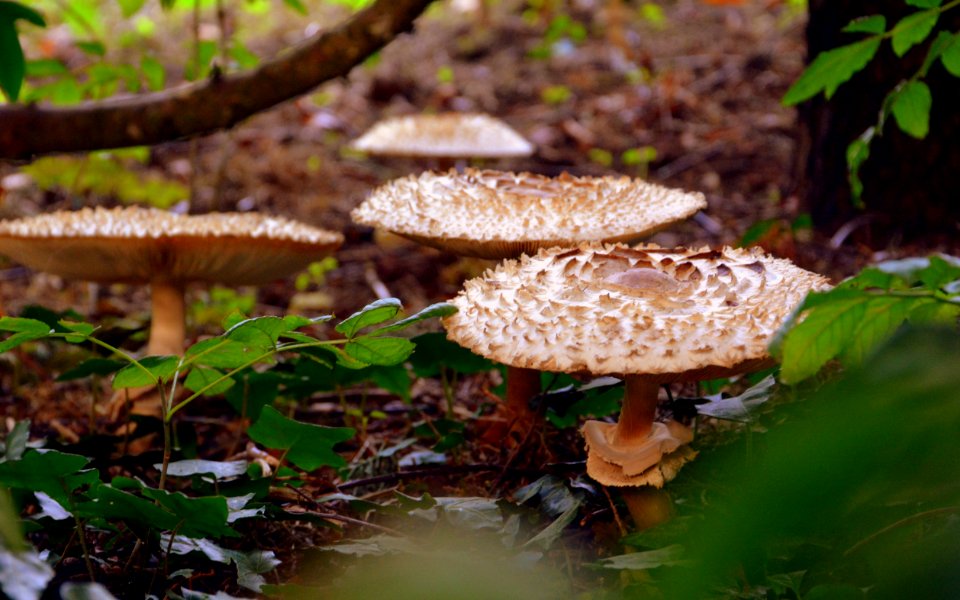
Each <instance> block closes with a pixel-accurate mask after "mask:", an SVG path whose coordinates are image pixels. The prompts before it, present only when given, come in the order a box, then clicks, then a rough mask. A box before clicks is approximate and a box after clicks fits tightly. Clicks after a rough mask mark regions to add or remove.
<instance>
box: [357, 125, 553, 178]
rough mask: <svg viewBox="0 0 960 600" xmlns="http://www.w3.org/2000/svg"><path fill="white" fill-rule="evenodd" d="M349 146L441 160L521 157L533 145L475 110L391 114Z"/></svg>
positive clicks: (367, 150) (383, 154) (409, 156)
mask: <svg viewBox="0 0 960 600" xmlns="http://www.w3.org/2000/svg"><path fill="white" fill-rule="evenodd" d="M350 146H351V148H353V149H354V150H360V151H362V152H366V153H367V154H372V155H375V156H393V157H405V158H433V159H438V160H440V161H441V162H444V161H445V160H446V161H450V160H451V159H453V160H455V159H458V158H463V159H466V158H516V157H524V156H530V155H531V154H533V150H534V148H533V144H531V143H530V142H528V141H527V140H525V139H524V138H523V136H521V135H520V134H519V133H517V132H516V131H514V130H513V128H511V127H510V126H509V125H507V124H506V123H504V122H503V121H501V120H500V119H497V118H495V117H491V116H489V115H484V114H478V113H443V114H437V115H429V114H425V115H407V116H403V117H391V118H388V119H384V120H383V121H380V122H378V123H376V124H375V125H374V126H373V127H372V128H370V130H369V131H367V132H366V133H364V134H363V135H362V136H360V137H359V138H357V139H356V140H354V141H353V143H352V144H351V145H350ZM444 166H452V164H449V162H448V163H447V164H444Z"/></svg>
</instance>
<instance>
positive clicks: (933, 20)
mask: <svg viewBox="0 0 960 600" xmlns="http://www.w3.org/2000/svg"><path fill="white" fill-rule="evenodd" d="M939 18H940V11H938V10H924V11H920V12H916V13H914V14H912V15H907V16H906V17H904V18H902V19H900V21H899V22H898V23H897V24H896V25H894V26H893V38H892V39H891V44H893V52H894V53H895V54H896V55H897V56H903V55H904V54H906V53H907V50H909V49H910V48H912V47H914V46H915V45H917V44H919V43H920V42H922V41H923V40H925V39H927V36H928V35H930V32H931V31H933V28H934V26H935V25H936V24H937V19H939Z"/></svg>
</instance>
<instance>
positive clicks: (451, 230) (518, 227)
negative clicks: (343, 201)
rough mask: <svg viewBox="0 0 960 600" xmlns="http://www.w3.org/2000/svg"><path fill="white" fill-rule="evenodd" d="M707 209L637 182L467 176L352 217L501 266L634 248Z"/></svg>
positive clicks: (391, 195)
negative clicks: (615, 246) (577, 250)
mask: <svg viewBox="0 0 960 600" xmlns="http://www.w3.org/2000/svg"><path fill="white" fill-rule="evenodd" d="M706 205H707V203H706V200H705V199H704V196H703V194H699V193H692V192H684V191H682V190H675V189H670V188H666V187H662V186H658V185H655V184H652V183H647V182H645V181H642V180H639V179H631V178H630V177H610V176H607V177H573V176H571V175H567V174H563V175H561V176H560V177H555V178H551V177H545V176H542V175H534V174H531V173H519V174H515V173H509V172H503V171H493V170H476V169H466V170H465V171H464V172H462V173H458V172H457V171H453V170H451V171H448V172H446V173H432V172H430V173H422V174H420V175H410V176H408V177H403V178H400V179H396V180H394V181H391V182H389V183H387V184H385V185H383V186H380V187H379V188H377V189H376V190H374V192H373V193H372V194H371V195H370V197H369V198H367V199H366V200H365V201H364V202H363V204H361V205H360V206H359V207H357V208H356V209H355V210H354V211H353V213H352V214H351V216H352V217H353V220H354V221H356V222H357V223H361V224H364V225H369V226H372V227H379V228H383V229H387V230H389V231H392V232H393V233H397V234H399V235H402V236H405V237H407V238H410V239H413V240H415V241H417V242H419V243H421V244H424V245H428V246H432V247H434V248H438V249H440V250H444V251H448V252H452V253H454V254H458V255H461V256H474V257H479V258H490V259H502V258H514V257H517V256H519V255H520V254H522V253H534V252H536V251H537V250H539V249H540V248H549V247H553V246H567V247H569V246H572V245H576V244H578V243H581V242H589V241H597V242H600V241H603V242H629V241H634V240H637V239H639V238H642V237H644V236H647V235H651V234H653V233H655V232H656V231H659V230H660V229H663V228H664V227H667V226H669V225H670V224H672V223H675V222H677V221H681V220H683V219H686V218H688V217H690V216H692V215H693V214H694V213H696V212H697V211H699V210H701V209H703V208H706ZM628 254H629V253H628ZM623 259H624V260H627V259H628V255H624V257H623Z"/></svg>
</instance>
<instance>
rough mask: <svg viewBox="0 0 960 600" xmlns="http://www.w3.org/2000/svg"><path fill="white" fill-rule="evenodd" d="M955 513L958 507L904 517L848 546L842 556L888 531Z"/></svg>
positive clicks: (849, 553) (851, 552)
mask: <svg viewBox="0 0 960 600" xmlns="http://www.w3.org/2000/svg"><path fill="white" fill-rule="evenodd" d="M955 512H960V506H945V507H943V508H935V509H933V510H928V511H925V512H921V513H917V514H915V515H910V516H909V517H905V518H903V519H900V520H899V521H896V522H894V523H891V524H890V525H887V526H886V527H884V528H883V529H881V530H880V531H875V532H873V533H871V534H870V535H868V536H867V537H865V538H863V539H862V540H860V541H859V542H857V543H856V544H854V545H852V546H850V548H848V549H847V551H846V552H844V553H843V555H844V556H850V555H851V554H853V553H854V552H856V551H857V550H859V549H860V548H862V547H863V546H865V545H867V544H869V543H870V542H872V541H873V540H875V539H877V538H878V537H880V536H881V535H883V534H885V533H888V532H890V531H893V530H894V529H897V528H898V527H902V526H904V525H909V524H910V523H913V522H914V521H921V520H923V519H926V518H927V517H935V516H939V515H948V514H950V513H955Z"/></svg>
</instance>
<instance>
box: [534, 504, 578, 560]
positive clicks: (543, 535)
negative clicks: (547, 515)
mask: <svg viewBox="0 0 960 600" xmlns="http://www.w3.org/2000/svg"><path fill="white" fill-rule="evenodd" d="M578 512H580V506H579V502H578V505H577V506H572V507H570V508H569V509H567V511H566V512H564V513H562V514H561V515H559V516H558V517H557V518H556V519H554V520H553V522H552V523H550V524H549V525H547V526H546V527H544V528H543V530H542V531H540V533H538V534H537V535H535V536H533V537H532V538H530V539H529V540H527V542H526V543H525V544H523V546H522V547H523V548H539V549H540V550H544V551H545V550H549V549H550V547H551V546H553V543H554V542H556V541H557V540H558V539H560V536H561V535H562V534H563V530H564V529H566V528H567V525H569V524H570V523H572V522H573V520H574V519H576V518H577V513H578Z"/></svg>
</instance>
